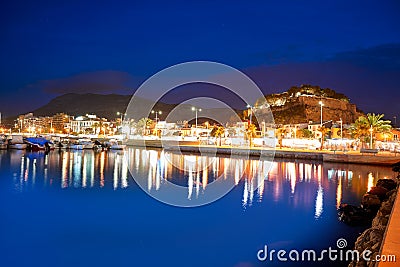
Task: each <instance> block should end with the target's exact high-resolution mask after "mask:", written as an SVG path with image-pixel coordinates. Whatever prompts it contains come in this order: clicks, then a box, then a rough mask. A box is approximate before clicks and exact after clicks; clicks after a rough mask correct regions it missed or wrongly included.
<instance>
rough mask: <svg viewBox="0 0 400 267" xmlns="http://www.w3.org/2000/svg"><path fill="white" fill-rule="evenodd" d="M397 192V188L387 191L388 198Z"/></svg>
mask: <svg viewBox="0 0 400 267" xmlns="http://www.w3.org/2000/svg"><path fill="white" fill-rule="evenodd" d="M396 194H397V189H393V190H390V191H388V192H387V193H386V198H388V199H389V198H390V197H391V196H392V195H396Z"/></svg>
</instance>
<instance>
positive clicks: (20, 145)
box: [8, 135, 28, 150]
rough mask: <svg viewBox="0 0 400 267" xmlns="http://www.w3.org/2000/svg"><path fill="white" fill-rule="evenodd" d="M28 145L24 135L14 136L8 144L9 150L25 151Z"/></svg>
mask: <svg viewBox="0 0 400 267" xmlns="http://www.w3.org/2000/svg"><path fill="white" fill-rule="evenodd" d="M27 146H28V145H27V144H25V143H24V138H23V137H22V135H13V136H11V140H9V142H8V148H10V149H19V150H23V149H26V148H27Z"/></svg>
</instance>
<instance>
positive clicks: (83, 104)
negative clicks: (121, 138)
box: [33, 93, 131, 118]
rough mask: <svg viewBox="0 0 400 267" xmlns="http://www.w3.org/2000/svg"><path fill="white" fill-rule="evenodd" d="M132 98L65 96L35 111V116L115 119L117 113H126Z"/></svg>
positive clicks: (113, 95) (89, 95)
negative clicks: (55, 115)
mask: <svg viewBox="0 0 400 267" xmlns="http://www.w3.org/2000/svg"><path fill="white" fill-rule="evenodd" d="M130 98H131V96H129V95H116V94H110V95H99V94H75V93H74V94H72V93H71V94H65V95H61V96H58V97H56V98H54V99H53V100H51V101H50V102H49V103H48V104H46V105H44V106H42V107H40V108H38V109H36V110H34V111H33V114H34V115H35V116H51V115H54V114H56V113H59V112H64V113H67V114H69V115H73V116H79V115H85V114H87V113H88V114H96V115H98V116H99V117H104V118H115V117H117V115H116V114H117V112H125V109H126V107H127V105H128V103H129V100H130Z"/></svg>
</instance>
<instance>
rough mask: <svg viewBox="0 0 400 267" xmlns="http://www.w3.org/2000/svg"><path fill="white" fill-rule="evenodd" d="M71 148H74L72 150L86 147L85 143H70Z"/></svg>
mask: <svg viewBox="0 0 400 267" xmlns="http://www.w3.org/2000/svg"><path fill="white" fill-rule="evenodd" d="M69 149H72V150H83V149H84V145H81V144H70V145H69Z"/></svg>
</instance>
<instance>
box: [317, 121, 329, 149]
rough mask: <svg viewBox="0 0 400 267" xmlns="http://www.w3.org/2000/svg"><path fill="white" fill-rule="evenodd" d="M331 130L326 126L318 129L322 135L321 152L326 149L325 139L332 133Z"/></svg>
mask: <svg viewBox="0 0 400 267" xmlns="http://www.w3.org/2000/svg"><path fill="white" fill-rule="evenodd" d="M330 130H331V129H329V128H326V127H325V126H321V127H319V128H318V131H319V132H320V133H321V150H322V148H323V147H324V142H325V137H326V134H327V133H328V132H329V131H330Z"/></svg>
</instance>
